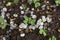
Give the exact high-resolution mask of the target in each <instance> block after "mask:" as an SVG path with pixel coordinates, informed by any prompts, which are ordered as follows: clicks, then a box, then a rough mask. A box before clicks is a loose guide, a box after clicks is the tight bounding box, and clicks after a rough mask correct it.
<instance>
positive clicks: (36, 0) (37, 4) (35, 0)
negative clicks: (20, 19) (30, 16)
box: [33, 0, 40, 8]
mask: <svg viewBox="0 0 60 40" xmlns="http://www.w3.org/2000/svg"><path fill="white" fill-rule="evenodd" d="M38 1H39V0H33V3H34V4H35V8H38V7H39V6H40V3H39V2H38Z"/></svg>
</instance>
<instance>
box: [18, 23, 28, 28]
mask: <svg viewBox="0 0 60 40" xmlns="http://www.w3.org/2000/svg"><path fill="white" fill-rule="evenodd" d="M27 25H28V24H24V23H21V24H20V25H19V28H24V29H25V28H27Z"/></svg>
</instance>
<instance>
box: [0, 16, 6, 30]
mask: <svg viewBox="0 0 60 40" xmlns="http://www.w3.org/2000/svg"><path fill="white" fill-rule="evenodd" d="M6 26H7V23H6V22H5V21H4V19H3V18H2V17H1V16H0V28H2V29H4V28H6Z"/></svg>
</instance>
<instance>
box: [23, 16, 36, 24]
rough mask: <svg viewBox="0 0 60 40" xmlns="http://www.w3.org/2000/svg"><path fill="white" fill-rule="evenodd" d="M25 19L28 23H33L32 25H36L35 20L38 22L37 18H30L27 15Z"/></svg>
mask: <svg viewBox="0 0 60 40" xmlns="http://www.w3.org/2000/svg"><path fill="white" fill-rule="evenodd" d="M24 19H25V20H23V22H24V23H28V24H31V25H35V22H36V20H35V19H32V18H29V17H27V16H25V18H24Z"/></svg>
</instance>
